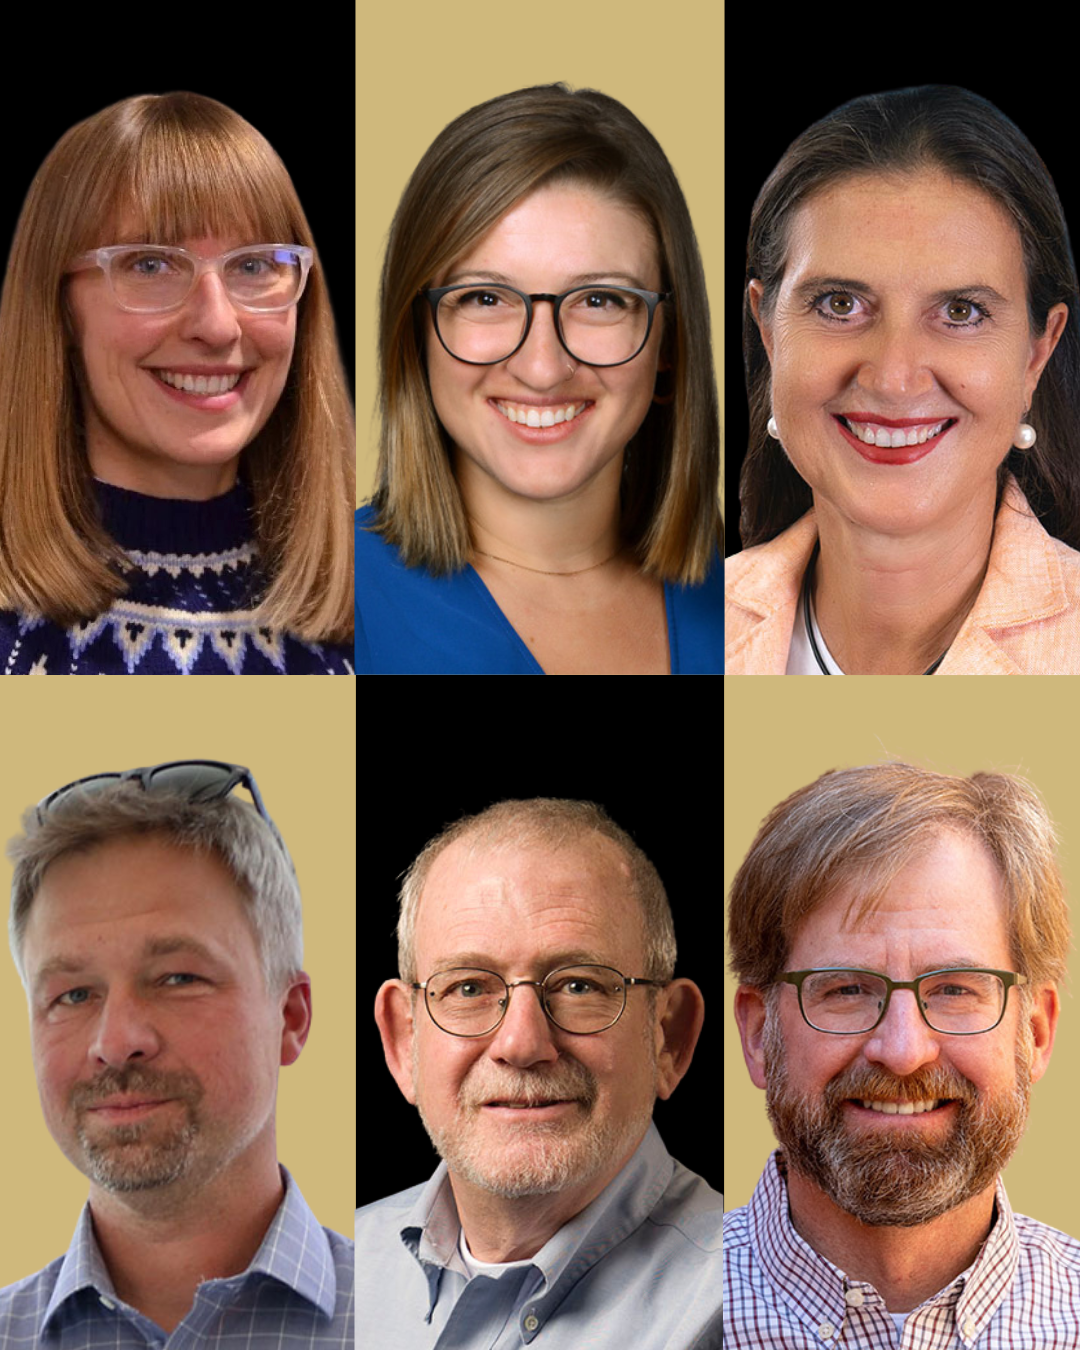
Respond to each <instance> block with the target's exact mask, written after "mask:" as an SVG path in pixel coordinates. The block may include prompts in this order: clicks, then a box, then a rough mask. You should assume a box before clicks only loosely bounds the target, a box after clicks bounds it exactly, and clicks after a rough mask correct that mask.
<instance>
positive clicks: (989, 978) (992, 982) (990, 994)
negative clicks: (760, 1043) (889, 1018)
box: [802, 970, 1005, 1034]
mask: <svg viewBox="0 0 1080 1350" xmlns="http://www.w3.org/2000/svg"><path fill="white" fill-rule="evenodd" d="M886 990H887V985H886V984H885V983H884V981H883V980H879V979H877V978H876V977H875V976H873V975H867V974H866V973H865V972H864V971H861V970H859V971H855V970H826V971H819V972H817V973H815V974H813V975H808V976H807V978H806V979H805V980H803V984H802V1007H803V1013H804V1014H805V1016H806V1020H807V1021H808V1022H809V1023H810V1024H811V1026H815V1027H817V1028H818V1029H819V1030H821V1031H843V1032H847V1033H849V1034H857V1033H858V1032H860V1031H869V1030H870V1028H871V1027H872V1026H873V1025H874V1024H875V1022H876V1021H877V1020H878V1017H879V1015H880V1013H881V1009H882V1007H883V1006H884V1003H885V993H886ZM916 997H917V998H918V1000H919V1002H920V1004H921V1005H922V1007H923V1010H924V1012H925V1014H926V1020H927V1021H928V1022H929V1024H930V1025H931V1026H932V1027H933V1028H934V1030H935V1031H946V1032H949V1031H951V1032H973V1031H988V1030H989V1029H990V1028H991V1027H992V1026H994V1025H995V1024H996V1023H997V1022H998V1020H999V1019H1000V1018H1001V1014H1002V1011H1003V1009H1004V1006H1005V986H1004V984H1002V982H1001V980H1000V979H998V977H997V976H996V975H990V974H988V973H987V972H986V971H981V970H948V971H944V972H938V973H937V974H934V975H927V976H926V978H925V979H923V980H920V981H919V985H918V989H917V990H916Z"/></svg>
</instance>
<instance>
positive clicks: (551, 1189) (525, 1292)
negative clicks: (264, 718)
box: [356, 799, 722, 1350]
mask: <svg viewBox="0 0 1080 1350" xmlns="http://www.w3.org/2000/svg"><path fill="white" fill-rule="evenodd" d="M398 941H399V966H400V978H399V979H396V980H387V981H386V982H385V983H384V984H383V985H382V987H381V988H380V990H379V993H378V997H377V999H376V1005H375V1017H376V1021H377V1023H378V1026H379V1032H380V1034H381V1037H382V1043H383V1049H384V1052H385V1055H386V1061H387V1065H388V1066H389V1069H390V1072H391V1073H392V1075H393V1077H394V1080H395V1082H396V1083H397V1085H398V1087H399V1088H400V1090H401V1092H402V1093H403V1094H404V1096H405V1097H406V1099H407V1100H408V1101H409V1102H411V1103H412V1104H414V1105H415V1106H416V1107H417V1109H418V1110H419V1113H420V1117H421V1120H422V1121H423V1124H424V1127H425V1129H426V1130H427V1132H428V1135H429V1136H430V1138H431V1141H432V1143H433V1144H434V1146H435V1148H436V1150H437V1151H438V1152H439V1154H440V1155H441V1157H442V1159H443V1162H442V1163H441V1165H440V1166H439V1168H438V1169H437V1171H436V1172H435V1175H434V1176H433V1177H432V1178H431V1180H430V1181H428V1182H427V1183H425V1184H422V1185H419V1186H416V1187H414V1188H412V1189H411V1190H407V1191H403V1192H401V1193H400V1194H398V1195H393V1196H390V1197H389V1198H388V1199H385V1200H379V1201H376V1202H375V1203H373V1204H369V1205H367V1206H366V1207H365V1208H363V1209H360V1210H358V1211H357V1216H356V1238H357V1270H358V1279H359V1283H360V1293H359V1300H358V1302H359V1317H360V1326H361V1327H362V1328H363V1329H364V1331H365V1332H366V1339H364V1337H363V1336H362V1338H361V1339H362V1340H363V1343H364V1344H371V1345H372V1346H375V1345H379V1346H393V1347H394V1350H421V1347H423V1350H432V1348H433V1347H448V1346H451V1345H453V1346H464V1345H470V1346H472V1345H476V1346H480V1345H483V1346H486V1347H490V1350H510V1347H513V1348H514V1350H518V1347H520V1346H521V1345H522V1344H526V1345H527V1344H529V1343H530V1342H531V1341H532V1340H533V1339H535V1338H537V1337H539V1338H540V1343H542V1344H543V1345H544V1346H545V1347H546V1350H569V1347H574V1350H578V1347H580V1346H581V1344H582V1343H583V1341H582V1337H583V1329H584V1328H596V1327H598V1326H601V1325H602V1326H603V1327H604V1328H605V1338H604V1341H603V1343H604V1344H605V1345H617V1344H619V1343H620V1340H621V1339H622V1338H624V1337H625V1339H626V1340H627V1341H631V1340H632V1342H633V1343H634V1344H635V1345H636V1346H638V1347H640V1348H641V1350H660V1347H676V1346H691V1345H694V1346H702V1347H706V1346H712V1345H714V1344H715V1345H718V1344H719V1338H720V1299H719V1291H718V1286H719V1275H720V1270H719V1261H720V1220H721V1213H722V1202H721V1197H720V1196H719V1195H718V1194H717V1193H716V1192H715V1191H713V1190H712V1189H711V1188H710V1187H709V1186H708V1185H707V1183H706V1182H705V1181H703V1180H702V1179H701V1178H700V1177H698V1176H696V1175H695V1174H694V1173H692V1172H690V1171H688V1170H687V1169H686V1168H684V1167H682V1166H680V1164H679V1163H677V1162H675V1161H674V1159H673V1158H672V1157H671V1156H670V1154H668V1152H667V1150H666V1149H665V1148H664V1145H663V1143H662V1142H661V1140H660V1136H659V1134H658V1133H657V1130H656V1127H655V1125H653V1123H652V1112H653V1105H654V1103H655V1101H656V1098H657V1097H658V1096H659V1097H661V1098H664V1099H666V1098H667V1097H669V1096H670V1095H671V1094H672V1092H674V1090H675V1088H676V1086H677V1085H678V1083H679V1082H680V1080H681V1079H682V1077H683V1076H684V1074H685V1073H686V1071H687V1069H688V1068H689V1066H690V1061H691V1058H692V1056H693V1053H694V1048H695V1045H696V1043H697V1039H698V1035H699V1033H700V1030H701V1024H702V1020H703V1017H704V1000H703V998H702V995H701V991H700V990H699V989H698V987H697V985H696V984H694V983H693V982H692V981H691V980H688V979H676V978H674V967H675V935H674V929H673V926H672V920H671V911H670V908H669V906H668V902H667V898H666V896H665V893H664V888H663V884H662V883H661V881H660V878H659V876H658V875H657V873H656V870H655V868H654V867H653V865H652V864H651V863H650V862H649V860H648V858H647V857H646V856H645V855H644V853H643V852H642V851H641V850H640V849H639V848H638V847H637V845H636V844H635V843H634V842H633V840H632V839H631V838H630V836H629V835H627V834H626V833H625V832H624V831H623V830H622V829H620V828H619V826H617V825H616V824H615V823H614V822H613V821H612V820H611V819H610V817H609V816H608V815H607V813H606V812H605V811H604V810H603V809H602V808H601V807H598V806H596V805H594V804H593V803H589V802H578V801H566V800H561V799H559V800H553V799H536V800H532V801H524V802H521V801H508V802H501V803H497V804H496V805H494V806H492V807H489V808H488V809H487V810H485V811H483V812H481V813H480V814H479V815H476V816H468V817H465V818H464V819H462V820H459V821H458V822H456V823H455V824H453V825H451V826H449V827H448V828H447V829H446V830H444V831H443V832H442V833H441V834H440V835H439V836H437V837H436V838H435V839H433V840H432V841H431V842H430V843H429V844H428V845H427V846H426V847H425V848H424V850H423V851H422V852H421V854H420V855H419V857H418V858H417V859H416V861H415V862H414V863H413V865H412V867H411V868H410V869H409V872H408V874H407V876H406V878H405V881H404V883H403V886H402V891H401V917H400V921H399V924H398ZM646 1305H647V1306H648V1307H649V1309H650V1311H649V1314H648V1322H647V1324H644V1323H643V1320H642V1309H643V1307H645V1306H646ZM597 1343H599V1342H597Z"/></svg>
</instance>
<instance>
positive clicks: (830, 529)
mask: <svg viewBox="0 0 1080 1350" xmlns="http://www.w3.org/2000/svg"><path fill="white" fill-rule="evenodd" d="M815 509H816V514H817V519H818V533H819V538H820V542H821V552H820V554H819V556H818V560H817V566H816V568H815V576H814V609H815V614H816V617H817V621H818V626H819V627H820V629H821V632H822V636H823V637H824V639H825V642H826V644H827V645H828V648H829V651H830V652H831V653H832V655H833V657H834V659H835V660H836V662H837V664H838V665H839V666H840V668H841V669H842V670H843V671H844V672H845V673H847V674H851V675H921V674H922V673H923V671H925V670H926V669H927V667H928V666H930V665H932V664H933V663H934V662H935V661H936V660H937V659H938V657H939V656H941V655H942V653H943V652H945V651H946V650H947V649H948V647H949V645H950V643H951V642H952V641H953V639H954V638H955V637H956V635H957V633H958V632H959V631H960V628H961V626H962V625H963V622H964V620H965V618H966V617H967V615H968V613H969V611H970V610H971V608H972V606H973V605H974V603H975V600H976V599H977V597H978V594H979V590H980V588H981V587H982V583H983V578H984V577H985V575H986V568H987V563H988V561H989V558H990V544H991V540H992V538H993V533H994V511H993V496H992V495H991V497H990V499H989V501H986V500H984V499H982V498H980V499H979V501H978V502H973V503H972V509H971V510H970V511H969V512H967V513H966V515H965V517H964V519H963V520H962V521H960V522H959V524H958V525H957V524H956V523H954V524H953V525H951V526H950V527H949V528H940V527H937V526H934V527H931V528H928V529H926V530H924V531H921V532H919V533H918V534H916V535H911V534H903V535H891V534H882V533H880V532H877V531H869V530H865V529H863V528H862V527H860V526H857V525H854V524H852V522H851V521H850V520H847V519H845V518H844V517H842V516H841V515H840V514H839V513H838V512H836V511H835V510H833V508H832V507H831V506H830V505H829V504H828V503H825V502H822V503H816V504H815Z"/></svg>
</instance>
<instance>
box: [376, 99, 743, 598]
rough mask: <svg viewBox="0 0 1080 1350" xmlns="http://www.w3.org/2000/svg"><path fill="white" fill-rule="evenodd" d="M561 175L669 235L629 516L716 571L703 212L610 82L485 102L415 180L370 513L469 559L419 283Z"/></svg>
mask: <svg viewBox="0 0 1080 1350" xmlns="http://www.w3.org/2000/svg"><path fill="white" fill-rule="evenodd" d="M552 183H571V184H578V183H584V184H586V185H588V186H590V187H592V188H594V189H595V190H597V191H599V192H601V193H603V194H604V195H605V196H607V197H609V198H610V199H611V200H613V201H617V202H621V203H624V204H626V205H628V206H630V207H631V208H632V209H633V210H634V211H636V212H637V213H638V214H639V215H640V216H641V217H642V218H643V219H644V220H645V222H646V223H647V224H648V225H649V227H650V228H651V230H652V232H653V234H654V236H655V238H656V242H657V249H658V252H659V255H660V274H661V283H660V284H661V289H662V290H665V291H667V290H673V291H674V292H675V297H674V303H673V305H672V306H671V310H672V312H673V318H674V322H671V323H670V324H669V321H668V315H667V314H666V313H665V316H664V330H665V333H664V339H663V346H662V353H663V357H664V360H665V362H666V363H668V364H670V367H671V369H670V370H667V371H663V372H662V375H661V380H659V381H658V384H661V383H662V384H664V385H665V386H666V387H665V388H663V389H662V390H658V391H657V395H656V401H654V402H653V403H652V404H651V405H650V407H649V411H648V413H647V414H646V416H645V420H644V422H643V423H642V425H641V427H640V428H639V430H638V431H637V433H636V434H635V435H634V436H633V438H632V439H631V441H630V443H629V446H628V447H627V462H626V469H625V472H624V474H623V485H622V531H623V538H624V542H625V543H626V544H627V546H628V547H630V548H631V549H632V550H633V551H634V553H635V556H636V557H637V560H638V562H639V564H640V566H641V568H642V571H643V572H645V573H647V574H650V575H653V576H656V577H658V578H661V579H662V580H664V581H671V582H676V583H683V584H694V583H698V582H701V581H703V580H704V579H705V576H706V574H707V572H708V570H709V568H710V566H711V565H712V563H713V560H714V558H715V556H716V554H717V551H718V549H719V547H720V546H721V545H722V538H723V536H722V527H721V523H720V504H719V496H718V491H719V473H720V467H719V466H720V421H719V412H718V404H717V396H716V376H715V373H714V371H713V362H712V343H711V331H710V327H709V303H708V298H707V296H706V293H705V273H704V269H703V268H702V265H701V256H700V254H699V252H698V247H697V240H696V238H695V236H694V228H693V225H692V224H691V221H690V213H689V211H688V210H687V206H686V200H685V198H684V197H683V193H682V189H681V188H680V187H679V183H678V179H677V178H676V177H675V173H674V171H673V170H672V167H671V165H670V164H669V163H668V160H667V157H666V156H665V154H664V152H663V150H662V149H661V148H660V146H659V144H658V143H657V141H656V139H655V137H654V136H653V135H652V134H651V133H650V132H649V131H648V129H647V128H646V127H645V126H643V125H642V123H641V122H639V121H638V119H637V118H636V117H635V116H634V115H633V113H631V112H630V111H629V109H627V108H625V107H624V106H623V105H622V104H621V103H619V102H618V101H617V100H615V99H613V98H609V97H608V96H607V95H606V94H601V93H598V92H597V91H596V90H593V89H578V90H576V91H571V90H570V89H569V88H567V86H566V85H563V84H552V85H539V86H537V87H536V88H533V89H519V90H517V91H515V92H514V93H510V94H503V95H500V96H499V97H498V98H494V99H491V100H489V101H488V102H487V103H482V104H480V105H479V106H478V107H475V108H470V109H469V111H468V112H466V113H463V114H462V116H460V117H458V118H457V119H456V120H455V121H453V122H451V123H450V125H449V126H448V127H446V128H445V130H444V131H442V132H441V133H440V134H439V136H437V137H436V139H435V141H434V142H433V143H432V145H431V146H430V148H429V149H428V151H427V153H426V154H425V155H424V157H423V159H422V160H421V161H420V163H419V164H418V165H417V168H416V170H415V172H414V173H413V175H412V177H411V179H410V180H409V183H408V185H407V187H406V188H405V192H404V194H403V195H402V198H401V202H400V204H399V206H398V209H397V213H396V214H395V216H394V222H393V225H392V226H391V228H390V239H389V243H388V245H387V250H386V259H385V262H384V265H383V273H382V286H381V292H380V320H379V324H380V326H379V365H380V401H381V411H382V442H381V445H380V449H379V467H378V481H377V485H376V491H375V494H374V498H373V501H374V503H375V506H376V508H377V520H376V522H375V524H374V525H373V526H372V527H371V528H372V529H373V530H374V531H375V532H376V533H378V534H380V535H381V536H382V537H383V538H384V539H386V540H387V541H388V542H389V543H392V544H395V545H396V546H397V547H398V549H399V551H400V554H401V557H402V560H403V561H404V562H405V564H406V565H407V566H410V567H413V566H425V567H427V568H429V569H430V570H431V571H432V572H434V573H435V574H436V575H445V574H447V573H451V572H458V571H460V570H461V569H462V568H464V567H465V565H466V563H467V562H468V554H469V551H470V547H471V544H470V537H469V529H468V523H467V521H466V517H465V508H464V505H463V503H462V500H461V494H460V492H459V490H458V486H457V481H456V479H455V478H454V475H453V472H452V469H451V461H450V444H449V440H448V437H447V435H446V432H445V431H444V430H443V428H442V427H441V425H440V423H439V420H438V417H437V415H436V412H435V406H434V403H433V402H432V398H431V390H430V388H429V386H428V380H427V371H426V362H425V355H424V352H425V337H426V331H425V327H424V325H425V322H426V319H425V316H424V314H423V313H422V309H423V306H422V303H421V302H420V301H419V300H418V296H419V292H420V291H421V289H423V288H424V287H427V286H431V285H432V284H433V279H434V277H435V276H436V275H437V274H438V273H439V272H440V271H441V270H443V269H445V268H446V267H448V266H450V264H452V263H453V262H454V261H455V260H456V259H457V258H460V257H461V256H463V255H464V254H465V253H467V252H468V251H469V250H470V249H471V248H472V247H473V245H474V244H475V243H476V242H477V241H478V240H479V239H481V238H482V237H483V236H484V235H485V234H486V233H487V232H488V230H490V229H491V228H492V226H493V225H495V223H496V222H497V221H498V220H499V219H500V217H501V216H503V215H505V213H506V212H507V211H509V210H511V208H512V207H514V206H515V205H516V204H517V203H518V202H520V201H522V200H523V199H524V198H525V197H527V196H528V195H529V194H530V193H531V192H535V191H536V190H537V189H538V188H540V187H542V186H548V185H550V184H552ZM665 308H667V307H666V306H665Z"/></svg>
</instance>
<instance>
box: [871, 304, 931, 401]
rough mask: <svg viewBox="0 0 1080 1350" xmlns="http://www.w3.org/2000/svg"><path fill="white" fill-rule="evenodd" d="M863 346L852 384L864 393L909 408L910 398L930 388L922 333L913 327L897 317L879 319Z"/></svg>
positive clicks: (918, 395)
mask: <svg viewBox="0 0 1080 1350" xmlns="http://www.w3.org/2000/svg"><path fill="white" fill-rule="evenodd" d="M866 344H867V345H866V347H865V349H864V350H863V353H862V361H861V363H860V366H859V371H858V375H857V377H856V383H857V385H858V387H859V388H860V389H861V390H863V391H864V392H866V393H867V394H875V395H877V396H878V397H879V398H881V399H883V400H891V401H892V402H893V403H894V404H897V405H900V404H904V405H907V406H910V404H911V401H912V399H916V398H919V397H920V396H921V395H923V394H926V393H929V392H930V391H931V390H932V389H933V388H934V385H935V377H934V374H933V372H932V370H931V369H930V365H929V364H928V361H929V358H928V355H927V351H926V348H925V345H924V334H922V333H921V332H920V331H919V330H918V328H917V327H915V326H914V325H913V324H911V323H909V322H908V321H906V320H904V319H900V318H896V319H883V320H882V321H881V323H880V325H879V326H878V327H877V328H876V329H875V331H874V332H873V333H872V334H869V335H867V337H866ZM872 411H875V412H882V411H884V409H880V408H878V409H873V410H872Z"/></svg>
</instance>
